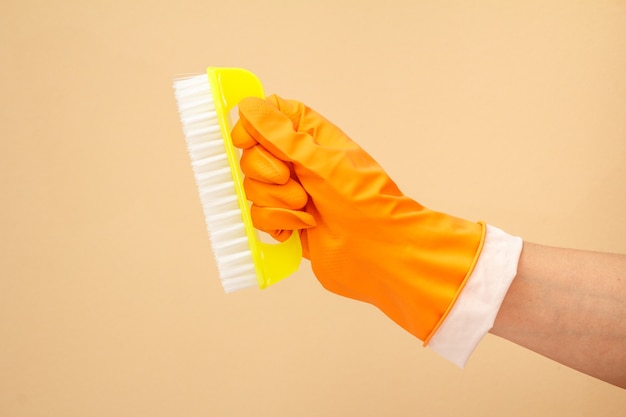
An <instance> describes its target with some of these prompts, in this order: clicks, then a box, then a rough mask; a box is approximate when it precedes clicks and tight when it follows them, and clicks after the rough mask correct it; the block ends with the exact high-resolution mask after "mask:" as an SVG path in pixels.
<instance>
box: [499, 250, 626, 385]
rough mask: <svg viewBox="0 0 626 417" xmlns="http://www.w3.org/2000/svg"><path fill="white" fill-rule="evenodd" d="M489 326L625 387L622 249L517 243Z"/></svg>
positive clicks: (624, 266)
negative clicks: (511, 271) (511, 273)
mask: <svg viewBox="0 0 626 417" xmlns="http://www.w3.org/2000/svg"><path fill="white" fill-rule="evenodd" d="M490 332H491V333H493V334H495V335H497V336H500V337H503V338H505V339H507V340H509V341H511V342H514V343H516V344H518V345H520V346H523V347H525V348H528V349H530V350H532V351H534V352H536V353H538V354H540V355H543V356H546V357H548V358H550V359H553V360H555V361H557V362H559V363H561V364H563V365H565V366H568V367H570V368H573V369H575V370H578V371H580V372H583V373H586V374H588V375H591V376H593V377H596V378H598V379H601V380H603V381H606V382H608V383H611V384H614V385H617V386H619V387H622V388H626V255H617V254H608V253H599V252H589V251H580V250H573V249H562V248H554V247H549V246H543V245H537V244H533V243H524V249H523V251H522V255H521V257H520V262H519V266H518V274H517V276H516V278H515V280H514V281H513V283H512V284H511V287H510V289H509V291H508V293H507V295H506V297H505V299H504V301H503V303H502V307H501V308H500V311H499V313H498V316H497V318H496V321H495V323H494V326H493V328H492V329H491V331H490Z"/></svg>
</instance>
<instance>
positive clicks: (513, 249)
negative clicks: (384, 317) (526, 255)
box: [428, 225, 523, 368]
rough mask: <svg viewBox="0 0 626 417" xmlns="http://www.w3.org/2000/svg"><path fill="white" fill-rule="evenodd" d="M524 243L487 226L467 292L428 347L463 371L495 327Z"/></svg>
mask: <svg viewBox="0 0 626 417" xmlns="http://www.w3.org/2000/svg"><path fill="white" fill-rule="evenodd" d="M522 244H523V242H522V239H521V238H519V237H516V236H511V235H509V234H507V233H505V232H503V231H502V230H500V229H498V228H496V227H493V226H489V225H487V234H486V236H485V242H484V244H483V250H482V252H481V254H480V257H479V258H478V261H477V262H476V266H475V267H474V271H473V272H472V274H471V275H470V277H469V279H468V281H467V283H466V284H465V288H463V291H462V292H461V294H460V295H459V297H458V299H457V301H456V303H455V304H454V306H453V307H452V310H451V311H450V313H449V314H448V317H447V318H446V320H445V321H444V322H443V324H442V325H441V327H440V328H439V330H437V332H436V333H435V334H434V335H433V337H432V338H431V339H430V342H429V343H428V346H429V347H430V348H431V349H433V350H434V351H435V352H437V353H438V354H440V355H441V356H443V357H444V358H446V359H448V360H449V361H450V362H452V363H454V364H455V365H457V366H459V367H461V368H462V367H464V366H465V363H466V362H467V360H468V359H469V357H470V355H471V354H472V352H473V351H474V349H476V346H478V343H479V342H480V341H481V339H482V338H483V337H484V336H485V334H487V332H489V330H490V329H491V327H493V322H494V321H495V319H496V316H497V315H498V311H499V310H500V306H501V305H502V301H503V300H504V296H505V295H506V293H507V291H508V290H509V287H510V286H511V283H512V282H513V279H514V278H515V276H516V275H517V264H518V262H519V257H520V254H521V252H522Z"/></svg>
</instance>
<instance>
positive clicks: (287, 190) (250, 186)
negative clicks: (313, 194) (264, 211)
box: [243, 177, 309, 210]
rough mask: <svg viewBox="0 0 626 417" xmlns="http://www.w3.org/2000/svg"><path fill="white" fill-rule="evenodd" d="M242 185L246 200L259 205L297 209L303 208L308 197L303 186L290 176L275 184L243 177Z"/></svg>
mask: <svg viewBox="0 0 626 417" xmlns="http://www.w3.org/2000/svg"><path fill="white" fill-rule="evenodd" d="M243 187H244V189H245V191H246V196H247V197H248V200H250V201H252V202H253V203H254V204H255V205H257V206H259V207H276V208H284V209H288V210H298V209H301V208H303V207H304V206H305V205H306V203H307V201H308V199H309V196H308V194H307V193H306V191H304V188H302V186H301V185H300V184H298V183H297V182H296V181H295V180H293V179H291V178H290V179H289V180H288V181H287V182H286V183H285V184H281V185H277V184H267V183H265V182H261V181H257V180H254V179H252V178H250V177H245V178H244V180H243Z"/></svg>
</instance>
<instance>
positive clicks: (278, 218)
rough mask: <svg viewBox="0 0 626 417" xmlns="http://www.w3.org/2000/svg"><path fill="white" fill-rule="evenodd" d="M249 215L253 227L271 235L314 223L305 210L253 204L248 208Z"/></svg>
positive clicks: (313, 224)
mask: <svg viewBox="0 0 626 417" xmlns="http://www.w3.org/2000/svg"><path fill="white" fill-rule="evenodd" d="M250 217H252V224H254V227H256V228H257V229H259V230H261V231H263V232H267V233H270V234H271V235H272V236H275V235H276V234H279V233H280V232H281V231H285V230H301V229H308V228H310V227H314V226H315V225H316V222H315V218H314V217H313V216H312V215H311V214H310V213H307V212H306V211H300V210H289V209H284V208H276V207H259V206H257V205H255V204H253V205H252V207H251V208H250Z"/></svg>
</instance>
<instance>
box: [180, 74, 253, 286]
mask: <svg viewBox="0 0 626 417" xmlns="http://www.w3.org/2000/svg"><path fill="white" fill-rule="evenodd" d="M174 89H175V94H176V100H177V102H178V110H179V113H180V119H181V122H182V124H183V131H184V133H185V139H186V141H187V150H188V152H189V156H190V158H191V165H192V167H193V171H194V175H195V179H196V183H197V186H198V191H199V194H200V200H201V202H202V208H203V211H204V216H205V220H206V224H207V229H208V232H209V237H210V239H211V246H212V248H213V252H214V255H215V259H216V262H217V267H218V270H219V273H220V278H221V280H222V286H223V287H224V290H225V291H226V292H232V291H236V290H238V289H241V288H245V287H250V286H255V285H257V280H256V272H255V269H254V262H253V260H252V254H251V251H250V246H249V243H248V237H247V235H246V231H245V228H244V224H243V221H242V212H241V209H240V208H239V204H238V199H237V194H236V191H235V187H234V183H233V177H232V172H231V168H230V165H229V163H228V158H227V155H226V150H225V147H224V138H223V137H222V134H221V131H220V125H219V121H218V118H217V113H216V109H215V105H214V103H213V96H212V93H211V89H210V86H209V81H208V77H207V75H206V74H203V75H199V76H194V77H190V78H186V79H182V80H177V81H176V82H175V83H174Z"/></svg>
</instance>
